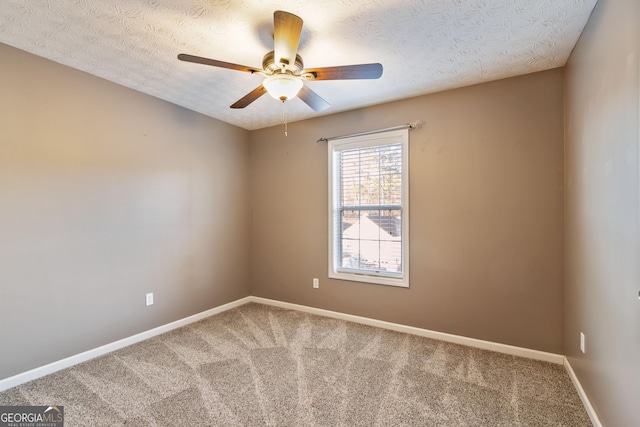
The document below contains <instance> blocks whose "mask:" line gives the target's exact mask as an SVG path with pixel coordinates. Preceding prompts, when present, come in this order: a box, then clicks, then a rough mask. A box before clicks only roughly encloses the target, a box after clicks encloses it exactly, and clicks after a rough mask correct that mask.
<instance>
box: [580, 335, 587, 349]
mask: <svg viewBox="0 0 640 427" xmlns="http://www.w3.org/2000/svg"><path fill="white" fill-rule="evenodd" d="M580 351H581V352H583V353H586V350H585V343H584V334H583V333H582V332H580Z"/></svg>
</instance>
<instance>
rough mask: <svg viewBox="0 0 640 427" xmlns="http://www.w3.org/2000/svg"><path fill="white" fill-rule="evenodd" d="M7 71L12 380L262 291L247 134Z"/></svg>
mask: <svg viewBox="0 0 640 427" xmlns="http://www.w3.org/2000/svg"><path fill="white" fill-rule="evenodd" d="M0 64H1V65H0V93H1V94H2V96H1V97H0V347H1V350H0V379H2V378H6V377H9V376H11V375H14V374H17V373H20V372H24V371H27V370H29V369H32V368H35V367H37V366H41V365H44V364H46V363H49V362H52V361H56V360H60V359H62V358H64V357H67V356H70V355H74V354H77V353H80V352H82V351H85V350H88V349H92V348H95V347H97V346H99V345H102V344H105V343H109V342H113V341H116V340H118V339H121V338H124V337H127V336H130V335H133V334H135V333H138V332H141V331H145V330H148V329H151V328H153V327H155V326H158V325H162V324H166V323H168V322H171V321H173V320H176V319H180V318H183V317H186V316H188V315H191V314H194V313H198V312H201V311H203V310H206V309H209V308H212V307H215V306H218V305H221V304H223V303H226V302H229V301H232V300H236V299H238V298H241V297H244V296H247V295H249V275H248V272H247V268H246V266H247V260H248V256H249V251H248V245H249V234H248V226H249V199H248V184H249V182H248V177H249V173H248V161H249V147H248V132H247V131H245V130H242V129H239V128H236V127H234V126H231V125H228V124H225V123H222V122H219V121H216V120H214V119H211V118H208V117H204V116H202V115H199V114H196V113H193V112H191V111H188V110H185V109H183V108H180V107H177V106H174V105H171V104H168V103H166V102H163V101H160V100H158V99H155V98H152V97H149V96H146V95H142V94H140V93H137V92H134V91H132V90H129V89H125V88H123V87H121V86H118V85H115V84H113V83H109V82H107V81H104V80H101V79H99V78H96V77H93V76H90V75H88V74H85V73H82V72H79V71H76V70H73V69H70V68H67V67H63V66H61V65H58V64H55V63H52V62H50V61H47V60H45V59H42V58H38V57H36V56H33V55H30V54H27V53H24V52H21V51H19V50H16V49H13V48H10V47H8V46H5V45H0ZM147 292H153V293H154V295H155V304H154V305H153V306H151V307H148V308H147V307H145V305H144V297H145V293H147Z"/></svg>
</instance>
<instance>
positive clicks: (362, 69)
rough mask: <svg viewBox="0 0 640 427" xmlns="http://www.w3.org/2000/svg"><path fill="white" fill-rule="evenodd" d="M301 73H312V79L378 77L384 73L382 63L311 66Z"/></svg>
mask: <svg viewBox="0 0 640 427" xmlns="http://www.w3.org/2000/svg"><path fill="white" fill-rule="evenodd" d="M301 74H303V75H304V74H311V75H312V76H313V77H312V80H348V79H377V78H380V76H381V75H382V64H378V63H376V64H358V65H344V66H339V67H324V68H309V69H306V70H302V73H301Z"/></svg>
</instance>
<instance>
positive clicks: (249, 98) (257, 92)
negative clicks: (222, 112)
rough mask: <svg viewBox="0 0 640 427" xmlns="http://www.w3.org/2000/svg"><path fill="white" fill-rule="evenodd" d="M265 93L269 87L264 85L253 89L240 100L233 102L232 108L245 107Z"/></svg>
mask: <svg viewBox="0 0 640 427" xmlns="http://www.w3.org/2000/svg"><path fill="white" fill-rule="evenodd" d="M265 93H267V89H266V88H265V87H264V86H262V85H260V86H258V87H257V88H255V89H254V90H252V91H251V92H249V93H248V94H246V95H245V96H243V97H242V98H240V99H239V100H238V101H236V103H235V104H233V105H232V106H231V108H244V107H246V106H247V105H249V104H251V103H252V102H253V101H255V100H256V99H258V98H260V97H261V96H262V95H264V94H265Z"/></svg>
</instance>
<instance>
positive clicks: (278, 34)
mask: <svg viewBox="0 0 640 427" xmlns="http://www.w3.org/2000/svg"><path fill="white" fill-rule="evenodd" d="M301 33H302V19H301V18H300V17H298V16H296V15H294V14H291V13H288V12H283V11H281V10H276V11H275V12H274V13H273V53H274V60H275V62H276V64H278V63H279V62H283V63H285V64H294V63H295V61H296V54H297V53H298V44H299V43H300V34H301Z"/></svg>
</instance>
